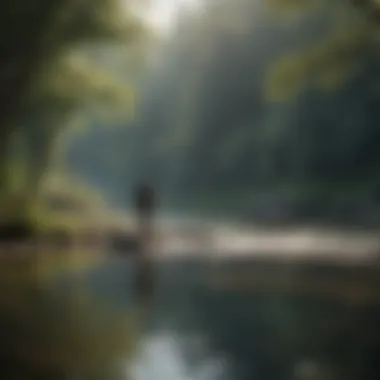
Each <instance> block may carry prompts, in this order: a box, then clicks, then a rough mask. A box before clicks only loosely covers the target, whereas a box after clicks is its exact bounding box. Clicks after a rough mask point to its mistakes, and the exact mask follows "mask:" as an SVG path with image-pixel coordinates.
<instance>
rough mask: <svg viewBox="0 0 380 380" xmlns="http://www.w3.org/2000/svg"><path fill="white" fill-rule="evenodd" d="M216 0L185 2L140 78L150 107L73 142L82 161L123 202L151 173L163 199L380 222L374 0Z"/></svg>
mask: <svg viewBox="0 0 380 380" xmlns="http://www.w3.org/2000/svg"><path fill="white" fill-rule="evenodd" d="M204 3H205V4H204V7H203V9H202V11H201V12H199V13H198V14H191V13H188V12H183V14H182V15H181V18H180V21H179V23H178V26H177V29H176V32H175V33H173V36H172V37H171V39H170V41H168V42H167V43H166V44H163V46H162V47H161V54H158V56H157V58H156V62H157V64H156V65H155V66H154V67H153V68H152V70H151V71H150V72H149V73H148V74H147V79H146V80H144V81H143V82H140V87H141V90H140V94H141V104H140V107H139V112H138V114H137V118H136V119H135V121H133V122H132V123H128V125H130V126H134V127H136V128H129V129H128V128H127V129H123V130H120V129H119V130H113V131H112V132H109V131H104V130H103V131H102V129H101V128H100V126H97V127H96V128H94V129H93V133H92V134H89V135H86V136H83V137H82V138H80V139H78V140H77V141H76V143H75V144H74V145H73V146H72V149H71V151H70V154H69V156H68V161H69V164H70V167H72V168H75V169H76V170H78V171H79V172H80V173H86V175H87V176H88V178H90V179H91V180H92V182H93V183H96V184H99V185H101V186H103V189H104V191H105V192H107V193H108V194H109V196H110V198H112V199H113V200H114V201H115V203H118V204H122V203H124V202H125V199H126V198H127V195H128V188H129V187H131V186H132V184H133V183H134V182H135V181H137V180H139V179H140V178H149V179H150V180H151V181H152V182H154V183H155V184H156V185H157V187H158V189H159V190H160V191H161V194H162V197H163V198H164V199H163V202H164V205H165V206H167V207H168V208H177V209H182V211H186V210H187V211H189V210H193V209H200V210H203V211H207V212H209V213H210V212H213V213H214V212H224V213H228V214H229V215H233V214H234V215H235V214H237V215H247V214H248V216H249V217H253V218H254V217H257V218H260V217H267V216H268V215H269V214H273V217H274V218H276V219H281V218H282V219H285V220H289V219H298V218H303V219H312V220H316V219H322V220H326V219H329V220H335V222H343V219H344V221H347V220H348V219H351V220H352V221H356V222H358V221H359V222H362V221H363V220H366V221H368V222H369V221H371V223H372V222H373V223H374V222H375V220H376V219H378V217H377V215H378V202H379V199H378V197H379V194H378V188H379V178H380V177H379V175H378V168H379V161H380V156H379V153H378V144H379V139H380V134H379V132H378V126H377V112H378V101H379V95H378V88H377V75H378V62H377V60H378V58H377V51H378V50H377V49H378V47H377V40H376V36H377V31H376V30H377V29H376V28H377V21H376V18H374V17H372V16H371V17H369V16H368V15H370V14H371V12H372V11H373V10H372V8H371V9H369V8H368V4H367V3H366V2H363V3H358V5H357V6H356V7H355V6H354V5H353V3H351V2H349V1H347V2H339V4H335V3H334V4H330V5H328V4H326V3H325V2H320V3H318V4H317V5H318V6H317V7H316V6H314V7H313V6H310V5H313V4H314V5H315V4H316V3H317V2H309V1H302V2H289V1H285V0H279V1H273V2H270V5H272V7H268V4H269V2H266V1H263V2H261V3H260V2H256V1H255V2H253V1H248V0H239V1H228V0H226V1H216V2H215V1H205V2H204ZM309 3H312V4H309ZM292 5H293V6H292ZM301 5H304V7H301ZM99 124H101V123H99ZM99 141H102V146H101V148H99V149H95V147H97V146H99ZM94 162H96V165H94ZM376 222H377V221H376Z"/></svg>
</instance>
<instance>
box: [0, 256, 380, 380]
mask: <svg viewBox="0 0 380 380" xmlns="http://www.w3.org/2000/svg"><path fill="white" fill-rule="evenodd" d="M254 267H255V268H256V272H255V273H256V275H257V274H258V273H259V272H262V274H263V276H262V277H265V276H268V281H267V284H269V285H270V284H272V285H273V284H274V283H275V281H274V275H273V273H274V272H273V271H272V272H270V271H269V269H268V268H266V267H265V266H262V267H258V264H257V262H256V263H255V264H254ZM214 269H215V268H214ZM210 270H212V267H211V266H205V264H204V262H202V261H199V258H198V259H197V260H195V259H193V260H190V259H189V260H187V261H184V260H182V259H181V260H177V261H174V260H173V261H162V262H160V264H159V265H157V279H156V280H157V282H156V284H157V288H156V294H155V301H154V305H153V313H152V315H151V319H150V320H149V321H148V322H149V323H147V324H146V325H145V326H144V329H142V330H141V329H140V327H141V324H135V322H138V321H137V320H136V319H134V318H133V317H134V314H133V311H134V302H133V295H132V294H131V284H132V282H133V277H134V271H133V265H131V263H128V262H127V261H117V262H115V261H110V262H109V263H108V264H107V265H104V266H103V267H101V268H98V269H97V270H92V271H91V273H88V274H87V275H83V274H82V275H80V276H78V275H77V276H73V275H71V274H69V275H67V276H64V277H61V278H59V279H56V281H55V282H54V286H52V284H50V286H49V287H37V288H36V287H34V288H33V286H32V285H33V284H31V283H26V284H25V286H24V285H23V284H22V283H21V282H20V281H15V279H14V278H13V277H12V278H11V277H9V279H6V277H5V276H3V277H1V281H0V283H1V286H2V288H1V291H0V296H1V297H0V306H1V310H0V311H1V314H0V323H1V326H0V327H1V334H2V336H1V338H3V339H2V346H1V348H2V349H3V350H5V351H6V352H11V349H12V350H14V351H12V352H13V353H12V355H13V354H14V357H13V360H16V362H17V361H18V363H20V360H21V363H23V360H24V359H25V360H26V361H27V363H28V365H29V364H30V363H32V364H33V365H34V366H35V365H37V367H38V366H39V369H38V371H40V370H41V367H43V369H44V370H46V369H47V370H48V371H47V372H46V373H47V374H48V375H49V378H51V379H55V378H56V377H55V374H54V373H53V374H52V373H51V370H53V369H57V368H58V369H59V370H60V371H72V372H74V373H76V374H82V375H83V376H82V377H80V376H79V377H78V379H82V378H83V379H92V378H94V379H99V378H107V380H113V379H116V378H117V379H121V380H123V379H126V378H128V376H127V375H128V373H127V369H126V367H128V368H129V370H130V371H131V372H132V373H131V375H132V377H129V378H132V379H133V380H135V379H136V380H155V379H158V380H160V379H164V378H165V380H174V379H176V380H177V379H178V380H180V379H184V380H231V379H234V380H246V379H247V380H251V379H257V380H285V379H286V380H288V379H295V378H297V379H298V378H300V377H301V378H311V377H313V376H314V377H315V376H317V377H318V376H319V377H318V379H320V380H321V379H325V378H329V379H337V380H340V379H345V380H359V379H360V380H375V379H378V374H379V373H380V372H379V370H380V367H379V364H378V363H379V361H378V360H377V359H378V357H379V353H380V339H379V334H378V328H379V326H380V323H379V321H380V308H379V307H378V306H377V303H363V302H362V303H360V302H359V303H350V302H346V301H345V300H344V299H343V298H339V297H336V298H334V297H335V295H334V294H332V293H331V292H330V295H331V296H334V297H330V298H327V297H326V296H325V295H322V296H321V295H318V294H314V295H311V294H304V293H300V294H298V295H297V294H296V293H297V289H296V282H295V281H293V280H294V279H295V278H296V276H297V271H296V270H295V268H293V269H292V271H291V272H289V273H288V275H289V277H288V278H289V286H288V287H289V289H291V290H292V293H291V294H285V293H284V292H281V289H278V290H277V291H276V292H274V291H268V289H267V290H265V289H262V290H259V291H257V289H256V291H252V289H243V288H241V289H240V288H239V289H238V290H236V289H222V290H218V289H213V288H210V286H208V285H207V282H205V281H204V280H205V279H207V278H208V276H209V275H210V273H209V271H210ZM243 272H244V273H243ZM218 273H225V274H227V275H229V276H232V275H233V274H234V275H235V277H240V278H243V277H244V276H246V275H248V274H251V275H252V266H251V265H250V264H249V263H247V262H243V263H240V264H239V263H236V265H235V264H234V265H232V263H223V264H218ZM270 273H272V275H271V274H270ZM276 273H277V274H276ZM276 273H274V274H275V276H276V277H281V276H282V275H286V273H285V269H282V272H281V271H278V272H276ZM350 273H351V274H350ZM350 273H349V272H348V270H345V271H343V272H340V273H338V272H336V271H332V269H331V268H330V269H329V268H322V267H321V268H317V266H313V272H312V273H311V272H310V273H309V274H308V276H307V279H310V278H311V277H313V276H314V277H315V276H317V277H318V278H319V279H320V281H319V282H318V283H320V284H322V285H326V284H327V285H328V283H329V281H330V280H331V281H332V280H334V281H335V280H336V281H338V280H339V281H341V280H342V281H343V280H345V279H348V277H349V275H350V276H351V277H350V278H351V279H350V284H351V285H353V284H354V283H355V282H356V283H357V284H358V283H359V282H363V283H364V282H365V283H367V284H369V283H372V285H373V288H374V289H380V279H378V276H377V274H376V273H377V272H376V271H373V273H372V274H373V276H372V277H370V273H369V271H365V272H362V273H361V272H360V270H359V268H355V270H354V271H351V272H350ZM360 273H361V274H360ZM271 276H272V277H271ZM317 277H316V278H317ZM292 281H293V282H292ZM305 281H306V279H305ZM351 285H350V286H351ZM248 288H249V286H248ZM83 290H84V292H83ZM351 290H352V289H351ZM353 290H355V289H353ZM359 301H360V300H359ZM130 332H134V333H136V332H138V333H139V334H140V335H139V336H138V337H136V336H133V334H132V336H131V335H128V334H129V333H130ZM131 338H133V339H131ZM129 340H130V343H132V344H129V343H128V342H129ZM127 343H128V344H127ZM135 343H136V344H135ZM20 355H21V356H20ZM131 355H132V356H131ZM20 358H21V359H20ZM42 359H43V360H42ZM7 360H8V359H7ZM8 362H9V360H8ZM120 363H121V364H120ZM16 367H17V368H18V367H20V366H19V365H18V366H16ZM4 368H5V367H4ZM4 368H1V366H0V369H2V371H3V372H2V373H0V375H1V376H0V378H4V379H5V378H10V376H8V374H11V375H12V376H13V375H14V376H16V375H17V376H18V378H20V379H24V378H25V379H31V377H30V376H29V377H27V376H23V375H20V373H18V372H17V371H16V372H12V371H13V370H14V368H13V367H12V368H8V367H7V369H6V370H5V369H4ZM28 368H29V367H28ZM28 368H26V370H25V371H26V372H27V371H29V369H28ZM4 371H5V372H4ZM38 373H39V374H40V373H44V372H43V371H42V372H38ZM3 375H4V376H3ZM99 376H100V377H99ZM102 376H103V377H102ZM310 376H311V377H310ZM326 376H327V377H326ZM39 378H41V377H39ZM45 378H46V377H45Z"/></svg>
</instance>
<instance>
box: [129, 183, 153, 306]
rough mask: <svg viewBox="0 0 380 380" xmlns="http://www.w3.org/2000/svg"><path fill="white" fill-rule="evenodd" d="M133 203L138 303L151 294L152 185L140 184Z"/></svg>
mask: <svg viewBox="0 0 380 380" xmlns="http://www.w3.org/2000/svg"><path fill="white" fill-rule="evenodd" d="M134 195H135V196H134V204H135V209H136V211H137V217H138V224H139V225H138V252H137V263H136V264H137V268H136V269H137V277H136V289H135V292H136V293H135V294H136V297H137V300H138V302H139V303H141V302H142V303H143V304H144V306H145V305H146V304H148V303H149V301H150V299H151V297H152V294H153V287H154V285H153V265H152V264H153V263H152V258H151V257H150V254H151V252H150V249H151V247H152V240H153V213H154V208H155V194H154V188H153V186H151V185H149V184H148V183H142V184H140V185H139V186H138V187H137V189H136V192H135V194H134Z"/></svg>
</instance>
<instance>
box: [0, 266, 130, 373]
mask: <svg viewBox="0 0 380 380" xmlns="http://www.w3.org/2000/svg"><path fill="white" fill-rule="evenodd" d="M50 285H51V284H50ZM0 331H1V343H0V376H1V378H4V379H6V378H16V377H17V378H19V379H24V378H25V379H56V378H59V379H61V378H68V377H69V376H72V375H76V376H78V377H79V378H84V379H98V378H107V379H113V378H122V377H121V376H123V373H122V371H125V370H124V366H123V365H122V364H123V363H124V361H125V358H126V357H127V356H128V355H129V354H130V353H131V352H132V349H133V346H134V342H135V339H134V337H133V333H134V329H133V324H132V323H131V320H130V319H128V316H126V315H123V314H121V313H118V312H117V311H116V310H111V309H110V307H108V306H107V305H106V304H105V303H103V302H100V301H97V300H95V299H94V297H93V296H92V295H90V294H87V293H86V292H85V291H84V290H83V289H80V288H79V287H78V286H73V287H72V289H65V290H59V291H53V290H52V288H51V286H49V284H44V285H42V284H37V282H36V278H35V276H34V275H33V273H32V271H29V275H26V274H24V275H23V276H22V278H21V277H20V276H18V278H17V277H14V276H12V277H11V276H2V277H1V280H0ZM115 372H117V373H115ZM116 375H117V376H116Z"/></svg>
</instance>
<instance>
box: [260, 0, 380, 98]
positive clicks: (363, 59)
mask: <svg viewBox="0 0 380 380" xmlns="http://www.w3.org/2000/svg"><path fill="white" fill-rule="evenodd" d="M270 5H271V6H272V7H273V8H274V9H275V10H277V11H279V12H283V13H286V12H287V11H289V10H292V11H298V13H299V16H300V17H301V18H302V15H305V13H306V12H314V13H316V14H317V15H318V14H319V15H320V17H321V22H322V19H325V20H326V19H327V20H328V21H327V23H328V28H329V29H330V33H329V34H328V35H327V36H324V37H322V39H320V40H319V41H317V42H315V43H313V42H309V44H308V46H307V47H306V48H302V49H299V51H296V52H291V53H288V54H285V55H284V56H282V57H281V58H280V59H278V60H277V61H275V62H274V64H272V66H271V68H270V70H269V73H268V81H267V84H266V88H265V91H266V94H267V95H268V97H269V99H273V100H281V99H287V98H289V96H294V95H295V94H297V93H299V92H300V90H302V89H303V88H307V87H310V85H311V86H316V87H317V88H319V89H324V90H331V89H336V88H338V87H341V86H342V85H343V84H344V83H346V82H347V81H348V80H350V79H352V78H353V77H355V76H357V75H358V74H360V73H361V72H362V71H363V70H366V69H368V67H370V66H371V65H372V66H373V65H378V60H377V51H378V49H379V43H378V38H377V35H378V28H379V23H380V7H379V5H378V3H377V2H376V1H372V0H363V1H361V0H352V1H351V0H347V1H344V2H338V3H331V2H326V1H324V0H320V1H314V0H301V1H293V0H273V1H270Z"/></svg>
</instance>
